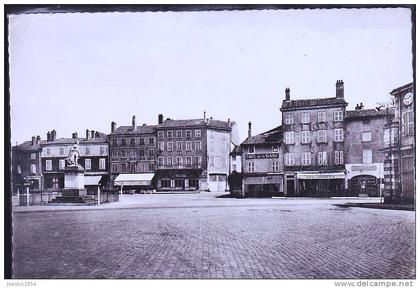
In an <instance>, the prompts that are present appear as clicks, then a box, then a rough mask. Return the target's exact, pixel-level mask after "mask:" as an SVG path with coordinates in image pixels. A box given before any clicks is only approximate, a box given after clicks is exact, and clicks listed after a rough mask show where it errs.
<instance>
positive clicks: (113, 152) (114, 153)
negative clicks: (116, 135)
mask: <svg viewBox="0 0 420 288" xmlns="http://www.w3.org/2000/svg"><path fill="white" fill-rule="evenodd" d="M117 157H118V152H117V151H111V158H113V159H115V158H117Z"/></svg>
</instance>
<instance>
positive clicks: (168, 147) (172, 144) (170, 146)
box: [166, 142, 174, 151]
mask: <svg viewBox="0 0 420 288" xmlns="http://www.w3.org/2000/svg"><path fill="white" fill-rule="evenodd" d="M166 148H167V150H168V151H174V143H173V142H167V143H166Z"/></svg>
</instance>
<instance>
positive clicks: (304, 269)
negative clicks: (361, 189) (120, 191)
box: [13, 193, 416, 279]
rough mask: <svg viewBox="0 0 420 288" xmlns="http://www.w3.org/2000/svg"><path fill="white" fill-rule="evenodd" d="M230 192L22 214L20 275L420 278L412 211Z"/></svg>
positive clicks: (16, 222) (17, 225) (17, 248)
mask: <svg viewBox="0 0 420 288" xmlns="http://www.w3.org/2000/svg"><path fill="white" fill-rule="evenodd" d="M222 194H223V193H201V194H190V195H127V196H124V197H123V199H122V201H121V203H116V204H113V203H111V204H109V206H108V207H106V205H107V204H105V205H104V206H103V209H93V208H88V209H84V208H83V207H77V209H76V208H74V209H75V210H71V209H73V208H69V207H64V208H61V210H60V209H57V207H56V208H55V209H54V210H50V211H35V212H28V211H26V212H24V210H23V209H21V210H19V209H17V211H18V210H19V211H20V212H15V213H14V215H13V237H14V238H13V241H14V278H30V279H36V278H137V279H146V278H147V279H166V278H171V279H179V278H182V279H188V278H194V279H203V278H204V279H209V278H210V279H215V278H224V279H230V278H246V279H250V278H258V279H261V278H274V279H321V278H322V279H331V278H347V279H348V278H370V279H372V278H379V279H383V278H387V279H388V278H415V276H416V275H415V213H414V212H412V211H395V210H378V209H366V208H339V207H336V206H334V205H332V204H336V203H344V202H349V201H352V200H348V199H347V200H337V199H296V198H295V199H271V198H268V199H230V198H216V196H218V195H222ZM130 196H132V197H130ZM130 201H131V202H130ZM354 201H362V200H357V199H356V200H354ZM364 201H366V199H365V200H364ZM124 203H126V205H125V206H124V205H123V204H124ZM127 203H128V204H127ZM136 203H137V204H136ZM113 205H114V206H113ZM15 208H19V207H15ZM22 208H24V207H22ZM63 209H64V210H63ZM22 211H23V212H22Z"/></svg>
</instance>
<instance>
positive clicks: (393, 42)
mask: <svg viewBox="0 0 420 288" xmlns="http://www.w3.org/2000/svg"><path fill="white" fill-rule="evenodd" d="M410 13H411V12H410V10H408V9H401V8H398V9H346V10H345V9H329V10H287V11H282V10H272V11H269V10H265V11H223V12H148V13H95V14H90V13H82V14H81V13H75V14H56V15H47V14H36V15H18V16H10V17H9V21H10V22H9V23H10V26H9V44H10V45H9V53H10V59H9V61H10V81H11V87H10V97H11V129H12V131H11V132H12V144H15V143H16V141H17V142H18V143H21V142H23V141H26V140H30V138H31V136H32V135H41V138H42V139H45V138H46V133H47V131H49V130H52V129H55V130H56V131H57V137H71V134H72V132H75V131H77V132H78V133H79V135H81V136H83V135H84V131H85V130H86V128H88V129H94V130H97V131H101V132H105V133H109V132H110V123H111V121H115V122H117V125H118V126H120V125H130V123H131V116H132V115H136V116H137V123H138V124H139V125H141V124H142V123H147V124H156V123H157V118H158V114H159V113H162V114H164V117H165V118H166V117H170V118H173V119H188V118H200V117H203V111H204V110H206V111H207V116H212V117H213V118H216V119H220V120H227V119H228V118H230V119H232V120H234V121H236V122H237V123H238V127H239V128H240V129H239V133H240V137H241V140H243V139H244V138H245V137H246V134H247V123H248V121H252V123H253V134H257V133H261V132H263V131H266V130H269V129H271V128H273V127H275V126H278V125H280V122H281V113H280V111H279V107H280V105H281V101H282V100H283V99H284V89H285V88H286V87H290V89H291V98H292V99H298V98H319V97H334V96H335V82H336V80H337V79H342V80H344V87H345V88H344V93H345V99H346V100H347V101H348V102H349V106H348V109H354V106H355V105H356V103H358V102H361V101H363V102H364V104H365V107H366V108H373V107H374V106H375V105H376V103H377V102H378V101H386V100H388V99H389V92H390V91H391V90H392V89H394V88H396V87H399V86H401V85H404V84H407V83H409V82H411V81H413V80H412V74H413V71H412V54H411V47H412V42H411V41H412V40H411V18H410V17H411V14H410Z"/></svg>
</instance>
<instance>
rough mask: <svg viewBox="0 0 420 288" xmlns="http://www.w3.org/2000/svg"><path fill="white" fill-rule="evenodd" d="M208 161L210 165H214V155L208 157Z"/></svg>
mask: <svg viewBox="0 0 420 288" xmlns="http://www.w3.org/2000/svg"><path fill="white" fill-rule="evenodd" d="M209 162H210V167H213V166H214V157H210V158H209Z"/></svg>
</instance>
